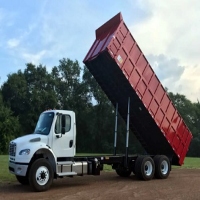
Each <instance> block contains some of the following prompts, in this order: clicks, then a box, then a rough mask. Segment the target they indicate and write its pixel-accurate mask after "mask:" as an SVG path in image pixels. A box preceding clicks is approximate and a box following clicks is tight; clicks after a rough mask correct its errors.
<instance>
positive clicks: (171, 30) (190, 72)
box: [129, 0, 200, 101]
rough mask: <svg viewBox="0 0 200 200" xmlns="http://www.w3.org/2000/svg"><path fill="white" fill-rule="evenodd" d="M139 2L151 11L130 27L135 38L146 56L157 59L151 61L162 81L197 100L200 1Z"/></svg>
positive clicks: (170, 87)
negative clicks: (147, 16) (147, 15)
mask: <svg viewBox="0 0 200 200" xmlns="http://www.w3.org/2000/svg"><path fill="white" fill-rule="evenodd" d="M139 2H140V4H139V5H141V7H142V9H146V10H147V11H146V12H151V14H150V15H149V18H145V19H144V20H142V21H141V23H137V24H132V25H131V26H130V27H129V29H130V31H131V32H132V34H133V37H134V38H135V39H136V41H137V43H138V44H139V46H140V47H141V49H142V51H143V53H144V54H145V55H146V56H147V58H148V57H149V58H151V57H153V58H154V59H153V60H154V61H152V60H151V59H149V61H150V63H151V65H152V66H153V68H154V70H155V72H156V74H157V75H158V77H159V78H160V79H161V82H162V84H163V85H164V86H165V87H167V88H169V90H170V91H173V92H179V93H182V94H184V95H186V97H187V98H189V99H191V100H193V101H196V99H197V96H198V93H199V92H200V89H199V88H200V87H199V85H200V81H199V78H198V77H200V65H199V63H200V56H199V52H200V40H199V35H200V26H199V19H200V12H199V7H200V1H198V0H192V1H187V0H174V1H165V0H159V1H157V0H145V1H144V0H140V1H139ZM160 55H163V59H161V57H160ZM155 62H157V63H158V65H157V67H156V65H155Z"/></svg>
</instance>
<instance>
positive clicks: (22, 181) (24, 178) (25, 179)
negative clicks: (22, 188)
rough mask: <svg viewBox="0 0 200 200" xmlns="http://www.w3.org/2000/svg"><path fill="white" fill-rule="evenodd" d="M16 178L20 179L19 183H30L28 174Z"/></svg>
mask: <svg viewBox="0 0 200 200" xmlns="http://www.w3.org/2000/svg"><path fill="white" fill-rule="evenodd" d="M16 178H17V180H18V182H19V183H21V184H22V185H29V180H28V177H27V176H17V175H16Z"/></svg>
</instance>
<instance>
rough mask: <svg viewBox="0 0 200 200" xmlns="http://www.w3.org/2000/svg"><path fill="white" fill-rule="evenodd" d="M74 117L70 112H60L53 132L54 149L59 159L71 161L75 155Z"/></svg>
mask: <svg viewBox="0 0 200 200" xmlns="http://www.w3.org/2000/svg"><path fill="white" fill-rule="evenodd" d="M74 131H75V127H74V118H73V116H72V115H70V113H69V114H67V113H66V114H58V115H57V119H56V122H55V129H54V134H53V151H54V153H55V155H56V157H57V161H69V160H71V159H70V158H71V157H74V153H75V138H74Z"/></svg>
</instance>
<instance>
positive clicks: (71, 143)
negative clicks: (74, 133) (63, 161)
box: [69, 140, 73, 148]
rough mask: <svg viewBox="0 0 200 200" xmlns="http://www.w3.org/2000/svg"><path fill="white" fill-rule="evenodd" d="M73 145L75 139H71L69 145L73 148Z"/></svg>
mask: <svg viewBox="0 0 200 200" xmlns="http://www.w3.org/2000/svg"><path fill="white" fill-rule="evenodd" d="M72 146H73V140H70V141H69V147H70V148H71V147H72Z"/></svg>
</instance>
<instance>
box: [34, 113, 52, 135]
mask: <svg viewBox="0 0 200 200" xmlns="http://www.w3.org/2000/svg"><path fill="white" fill-rule="evenodd" d="M53 118H54V113H53V112H50V113H42V114H41V115H40V117H39V120H38V122H37V125H36V128H35V131H34V133H36V134H42V135H48V134H49V131H50V129H51V125H52V121H53Z"/></svg>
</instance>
